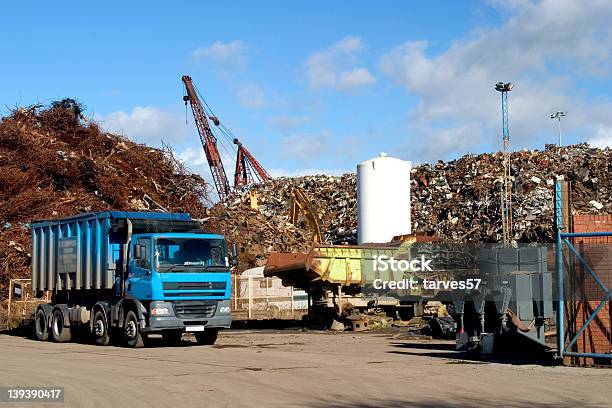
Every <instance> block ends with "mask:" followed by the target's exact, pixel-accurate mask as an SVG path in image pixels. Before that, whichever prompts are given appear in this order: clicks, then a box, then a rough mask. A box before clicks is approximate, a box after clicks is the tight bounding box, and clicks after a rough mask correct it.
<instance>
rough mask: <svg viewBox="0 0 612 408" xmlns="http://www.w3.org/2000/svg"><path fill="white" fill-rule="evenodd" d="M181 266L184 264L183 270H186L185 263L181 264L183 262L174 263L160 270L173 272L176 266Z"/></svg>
mask: <svg viewBox="0 0 612 408" xmlns="http://www.w3.org/2000/svg"><path fill="white" fill-rule="evenodd" d="M179 266H182V267H183V270H185V268H184V267H185V265H181V264H174V265H172V266H170V267H169V268H168V269H164V270H163V271H160V272H172V271H173V270H174V268H177V267H179Z"/></svg>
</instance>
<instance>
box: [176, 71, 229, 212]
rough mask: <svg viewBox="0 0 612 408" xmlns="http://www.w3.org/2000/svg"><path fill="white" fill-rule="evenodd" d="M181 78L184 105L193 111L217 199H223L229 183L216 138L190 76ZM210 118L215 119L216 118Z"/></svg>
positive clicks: (227, 193)
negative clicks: (183, 90) (185, 92)
mask: <svg viewBox="0 0 612 408" xmlns="http://www.w3.org/2000/svg"><path fill="white" fill-rule="evenodd" d="M181 79H182V80H183V84H185V89H186V91H187V95H185V96H184V97H183V100H184V101H185V105H187V102H189V104H190V106H191V111H192V112H193V117H194V119H195V123H196V127H197V128H198V133H199V135H200V140H201V142H202V147H203V148H204V153H205V154H206V160H207V161H208V165H209V166H210V172H211V174H212V178H213V182H214V183H215V188H216V189H217V194H218V195H219V200H221V201H223V200H224V199H225V198H226V197H227V196H228V195H229V194H230V192H231V190H230V184H229V182H228V180H227V175H226V174H225V168H224V167H223V162H222V161H221V156H220V155H219V150H218V149H217V138H216V137H215V135H214V134H213V132H212V129H211V128H210V124H209V123H208V119H209V118H208V116H206V113H205V112H204V108H203V107H202V103H201V102H200V98H198V95H197V93H196V91H195V88H194V86H193V82H192V81H191V77H190V76H188V75H183V77H182V78H181ZM210 119H211V120H215V119H216V118H210ZM216 120H218V119H216Z"/></svg>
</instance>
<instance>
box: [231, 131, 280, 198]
mask: <svg viewBox="0 0 612 408" xmlns="http://www.w3.org/2000/svg"><path fill="white" fill-rule="evenodd" d="M234 144H235V145H237V146H238V153H237V154H236V171H235V173H234V188H235V189H239V188H241V187H244V186H246V185H248V184H251V183H256V182H259V183H261V182H264V181H266V180H272V176H270V173H268V172H267V171H266V169H264V168H263V166H262V165H261V164H259V162H258V161H257V160H255V158H254V157H253V155H252V154H251V153H249V151H248V150H247V149H246V147H244V146H243V145H242V143H240V140H238V139H234Z"/></svg>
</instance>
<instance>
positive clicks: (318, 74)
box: [306, 36, 376, 91]
mask: <svg viewBox="0 0 612 408" xmlns="http://www.w3.org/2000/svg"><path fill="white" fill-rule="evenodd" d="M363 48H364V47H363V43H362V42H361V39H360V38H359V37H352V36H349V37H345V38H343V39H341V40H340V41H338V42H336V43H334V44H332V45H330V46H329V47H327V48H326V49H325V50H323V51H319V52H316V53H314V54H312V55H311V56H310V57H309V58H308V61H307V62H306V74H307V76H308V83H309V85H310V86H311V87H312V88H326V87H330V88H336V89H338V90H341V91H355V90H358V89H361V88H363V87H366V86H368V85H372V84H373V83H374V82H376V78H374V76H373V75H372V74H371V73H370V71H369V70H368V69H367V68H364V67H355V66H354V65H355V64H356V63H357V61H358V58H357V57H358V54H359V53H360V52H361V51H362V50H363Z"/></svg>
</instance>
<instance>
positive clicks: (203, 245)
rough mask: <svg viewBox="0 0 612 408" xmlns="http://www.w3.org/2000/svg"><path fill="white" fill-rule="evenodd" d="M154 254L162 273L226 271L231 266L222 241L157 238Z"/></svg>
mask: <svg viewBox="0 0 612 408" xmlns="http://www.w3.org/2000/svg"><path fill="white" fill-rule="evenodd" d="M153 253H154V256H155V267H156V269H157V270H158V271H160V272H180V271H186V270H189V271H190V272H198V271H211V270H215V269H219V268H221V269H222V270H226V269H227V267H228V266H229V265H228V262H227V250H226V247H225V242H224V241H223V240H222V239H203V238H157V239H156V240H155V251H154V252H153Z"/></svg>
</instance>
